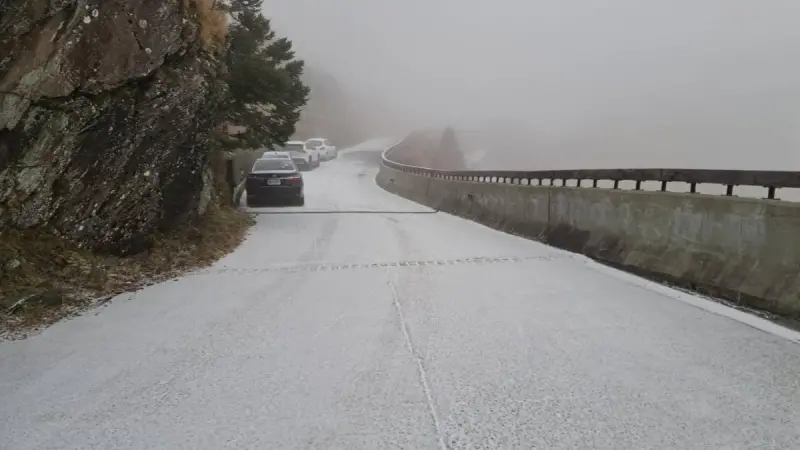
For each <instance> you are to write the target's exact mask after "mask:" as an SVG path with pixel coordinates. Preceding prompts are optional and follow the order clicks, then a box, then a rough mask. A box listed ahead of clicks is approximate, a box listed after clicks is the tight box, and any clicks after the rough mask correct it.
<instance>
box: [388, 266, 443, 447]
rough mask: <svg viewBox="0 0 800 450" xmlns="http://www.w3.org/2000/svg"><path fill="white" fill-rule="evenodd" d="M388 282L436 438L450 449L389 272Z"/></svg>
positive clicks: (423, 367)
mask: <svg viewBox="0 0 800 450" xmlns="http://www.w3.org/2000/svg"><path fill="white" fill-rule="evenodd" d="M386 284H388V285H389V290H390V291H391V293H392V302H393V303H394V308H395V311H396V312H397V316H398V318H399V320H400V328H401V329H402V330H403V337H404V338H405V341H406V347H408V351H409V353H411V357H412V358H414V362H416V365H417V375H418V376H419V382H420V385H421V386H422V390H423V392H424V393H425V401H426V403H427V404H428V412H429V413H430V415H431V420H432V421H433V427H434V429H435V430H436V438H437V440H438V442H439V448H440V449H441V450H448V448H447V444H446V443H445V440H444V434H443V432H442V425H441V421H440V420H439V413H438V412H437V411H436V402H435V401H434V399H433V393H432V391H431V386H430V383H429V382H428V374H427V371H426V370H425V365H424V364H423V360H422V356H421V355H420V354H419V352H418V351H417V349H416V347H415V346H414V341H413V340H412V339H411V333H410V332H409V330H408V323H407V322H406V318H405V316H404V315H403V307H402V306H401V305H400V297H399V295H398V294H397V288H396V287H395V285H394V283H393V282H392V280H391V278H389V277H388V273H387V279H386Z"/></svg>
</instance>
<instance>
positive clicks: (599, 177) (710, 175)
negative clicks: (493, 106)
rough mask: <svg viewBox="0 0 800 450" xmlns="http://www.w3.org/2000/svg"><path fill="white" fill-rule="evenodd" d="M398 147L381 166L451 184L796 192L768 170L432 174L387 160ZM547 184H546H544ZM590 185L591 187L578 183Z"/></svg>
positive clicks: (794, 181) (795, 184) (789, 179)
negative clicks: (678, 185) (628, 184)
mask: <svg viewBox="0 0 800 450" xmlns="http://www.w3.org/2000/svg"><path fill="white" fill-rule="evenodd" d="M399 146H400V144H398V145H396V146H395V147H392V148H389V149H387V150H386V151H384V152H383V156H382V160H383V164H384V165H386V166H387V167H391V168H392V169H396V170H400V171H403V172H409V173H414V174H417V175H424V176H428V177H431V178H439V179H445V180H453V181H471V182H477V183H501V184H519V185H532V186H559V184H556V183H557V182H560V186H565V187H566V186H567V182H568V181H572V180H575V181H576V182H577V184H576V187H594V188H596V187H598V186H597V183H598V181H603V180H608V181H612V182H613V183H614V189H619V183H620V182H622V181H634V182H635V183H636V185H635V190H637V191H639V190H642V182H648V181H650V182H652V181H655V182H661V191H662V192H666V191H667V184H668V183H670V182H684V183H688V184H689V192H691V193H696V192H697V185H698V184H717V185H724V186H725V187H726V189H725V195H726V196H732V195H734V188H735V187H736V186H759V187H764V188H766V189H767V198H768V199H775V191H776V189H779V188H800V172H789V171H771V170H706V169H587V170H532V171H515V170H457V171H456V170H435V169H428V168H425V167H417V166H412V165H408V164H401V163H398V162H395V161H393V160H392V159H390V155H391V153H392V152H393V151H395V150H396V149H397V148H398V147H399ZM545 181H548V183H547V184H545V183H544V182H545ZM584 181H590V182H591V185H590V186H589V185H584V184H582V182H584Z"/></svg>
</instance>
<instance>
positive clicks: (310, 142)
mask: <svg viewBox="0 0 800 450" xmlns="http://www.w3.org/2000/svg"><path fill="white" fill-rule="evenodd" d="M306 145H308V146H309V147H313V148H317V147H319V146H320V145H322V141H308V142H306Z"/></svg>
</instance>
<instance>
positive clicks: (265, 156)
mask: <svg viewBox="0 0 800 450" xmlns="http://www.w3.org/2000/svg"><path fill="white" fill-rule="evenodd" d="M261 158H262V159H290V158H291V156H289V155H288V154H286V153H273V152H265V153H264V154H263V155H261Z"/></svg>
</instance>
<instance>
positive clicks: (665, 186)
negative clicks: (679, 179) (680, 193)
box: [661, 181, 667, 192]
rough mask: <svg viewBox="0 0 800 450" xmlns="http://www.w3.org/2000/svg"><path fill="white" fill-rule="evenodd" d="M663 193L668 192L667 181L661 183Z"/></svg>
mask: <svg viewBox="0 0 800 450" xmlns="http://www.w3.org/2000/svg"><path fill="white" fill-rule="evenodd" d="M661 192H667V182H666V181H662V182H661Z"/></svg>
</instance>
